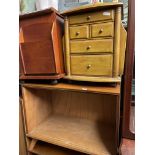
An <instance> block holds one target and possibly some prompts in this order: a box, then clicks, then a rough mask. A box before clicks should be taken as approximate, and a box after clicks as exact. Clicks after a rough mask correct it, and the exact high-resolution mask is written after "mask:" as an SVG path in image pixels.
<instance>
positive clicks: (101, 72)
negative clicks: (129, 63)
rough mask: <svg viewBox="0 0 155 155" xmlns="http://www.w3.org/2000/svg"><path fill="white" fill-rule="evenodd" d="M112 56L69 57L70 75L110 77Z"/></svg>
mask: <svg viewBox="0 0 155 155" xmlns="http://www.w3.org/2000/svg"><path fill="white" fill-rule="evenodd" d="M112 64H113V55H112V54H108V55H87V56H86V55H84V56H71V74H73V75H91V76H112Z"/></svg>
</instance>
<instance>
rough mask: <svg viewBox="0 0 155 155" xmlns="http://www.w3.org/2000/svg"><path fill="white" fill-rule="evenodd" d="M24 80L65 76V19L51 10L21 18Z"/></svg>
mask: <svg viewBox="0 0 155 155" xmlns="http://www.w3.org/2000/svg"><path fill="white" fill-rule="evenodd" d="M19 20H20V29H19V37H20V38H19V50H20V54H19V56H20V79H59V78H61V77H63V75H64V67H63V48H62V38H63V33H64V20H63V17H62V16H61V15H59V13H58V12H57V11H56V10H55V9H53V8H49V9H46V10H43V11H38V12H34V13H29V14H24V15H20V17H19Z"/></svg>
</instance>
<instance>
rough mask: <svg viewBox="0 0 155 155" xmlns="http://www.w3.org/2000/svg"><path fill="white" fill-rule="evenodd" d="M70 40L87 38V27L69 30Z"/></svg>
mask: <svg viewBox="0 0 155 155" xmlns="http://www.w3.org/2000/svg"><path fill="white" fill-rule="evenodd" d="M69 33H70V39H78V38H83V39H86V38H88V37H89V27H88V26H87V25H85V26H75V27H70V28H69Z"/></svg>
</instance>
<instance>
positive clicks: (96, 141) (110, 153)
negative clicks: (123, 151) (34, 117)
mask: <svg viewBox="0 0 155 155" xmlns="http://www.w3.org/2000/svg"><path fill="white" fill-rule="evenodd" d="M27 136H28V137H30V138H34V139H37V140H41V141H44V142H48V143H51V144H55V145H58V146H62V147H65V148H69V149H73V150H76V151H79V152H83V153H86V154H93V155H114V154H116V152H115V151H116V150H115V149H116V148H115V130H114V128H113V127H110V126H108V125H105V124H103V123H101V122H97V121H92V120H86V119H80V118H74V117H68V116H63V115H51V116H50V117H49V118H48V119H46V120H45V121H44V122H43V123H41V124H40V125H39V126H37V127H36V128H35V129H34V130H32V131H31V132H30V133H28V134H27Z"/></svg>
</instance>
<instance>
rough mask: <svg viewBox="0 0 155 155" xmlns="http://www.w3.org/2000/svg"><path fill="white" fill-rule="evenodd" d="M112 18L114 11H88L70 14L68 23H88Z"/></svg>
mask: <svg viewBox="0 0 155 155" xmlns="http://www.w3.org/2000/svg"><path fill="white" fill-rule="evenodd" d="M113 19H114V11H113V10H105V11H98V12H90V13H83V14H79V15H73V16H70V17H69V23H70V24H78V23H88V22H94V21H102V20H113Z"/></svg>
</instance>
